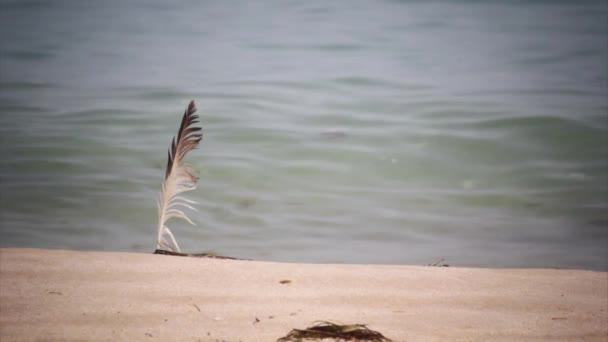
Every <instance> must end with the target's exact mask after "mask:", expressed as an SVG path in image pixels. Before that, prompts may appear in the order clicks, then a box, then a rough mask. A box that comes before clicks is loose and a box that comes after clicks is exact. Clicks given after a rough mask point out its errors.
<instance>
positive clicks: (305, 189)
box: [0, 0, 608, 270]
mask: <svg viewBox="0 0 608 342" xmlns="http://www.w3.org/2000/svg"><path fill="white" fill-rule="evenodd" d="M0 9H1V10H0V42H1V46H0V134H1V135H0V137H1V138H0V139H1V140H0V157H1V162H0V177H1V178H0V225H1V229H0V246H4V247H7V246H16V247H42V248H66V249H78V250H108V251H137V252H152V251H153V250H154V248H155V247H156V241H155V239H156V229H157V212H156V199H157V196H158V193H159V191H160V186H161V182H162V180H163V176H164V168H165V163H166V153H167V152H166V151H167V148H168V146H169V143H170V141H171V138H172V137H173V135H174V134H175V133H176V131H177V128H178V125H179V120H180V119H181V114H182V113H183V110H184V109H185V107H186V106H187V104H188V102H189V101H190V100H191V99H194V100H196V103H197V106H198V108H199V111H198V113H199V115H200V116H201V121H202V126H203V127H204V134H205V138H204V141H203V142H202V144H201V146H200V149H199V150H196V151H194V152H192V153H191V154H190V155H189V156H188V161H189V162H190V163H191V164H192V165H193V166H194V167H195V168H196V169H197V170H199V172H200V176H201V179H200V181H199V186H198V188H197V189H196V190H195V191H192V192H190V193H189V194H188V196H189V198H190V199H192V200H195V201H197V202H198V204H197V205H196V207H197V209H198V211H190V212H189V216H190V217H191V218H192V220H193V221H195V223H196V226H191V225H189V224H188V223H186V222H181V221H170V222H169V223H168V225H169V227H171V228H172V230H173V232H174V234H175V236H176V239H177V240H178V243H179V244H180V246H181V247H182V250H183V251H185V252H203V251H213V252H217V253H220V254H223V255H228V256H233V257H240V258H249V259H256V260H269V261H288V262H314V263H316V262H322V263H378V264H380V263H381V264H420V265H423V264H428V263H432V262H435V261H438V260H440V259H442V258H443V259H445V263H448V264H450V265H453V266H484V267H558V268H586V269H600V270H607V269H608V160H607V158H608V157H607V156H608V112H607V111H608V103H607V101H608V100H607V91H608V86H607V83H608V76H607V75H608V67H607V65H608V62H607V61H608V39H607V37H608V20H607V18H608V10H607V5H606V2H605V1H595V2H593V1H583V2H573V1H302V2H299V1H252V2H250V1H177V2H166V1H95V2H93V1H64V0H61V1H59V0H58V1H26V0H22V1H7V0H4V1H2V3H1V7H0Z"/></svg>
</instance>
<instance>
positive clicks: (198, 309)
mask: <svg viewBox="0 0 608 342" xmlns="http://www.w3.org/2000/svg"><path fill="white" fill-rule="evenodd" d="M607 311H608V273H606V272H592V271H581V270H552V269H474V268H456V267H423V266H381V265H312V264H288V263H272V262H257V261H235V260H217V259H197V258H186V257H175V256H162V255H152V254H135V253H107V252H77V251H60V250H43V249H14V248H5V249H0V340H1V341H15V340H17V341H26V340H44V341H55V340H57V341H59V340H60V341H65V340H87V341H92V340H106V341H109V340H111V341H136V340H138V341H139V340H140V341H230V342H233V341H243V342H245V341H264V342H266V341H276V340H277V339H278V338H279V337H282V336H284V335H286V334H287V333H289V331H290V330H291V329H293V328H305V327H307V326H309V325H310V324H311V323H312V322H314V321H317V320H330V321H336V322H342V323H344V324H355V323H361V324H367V326H368V327H369V328H371V329H374V330H376V331H378V332H380V333H382V334H384V335H385V336H386V337H389V338H391V339H392V340H393V341H525V340H534V341H540V340H546V341H557V340H572V341H575V340H585V341H607V340H608V313H607Z"/></svg>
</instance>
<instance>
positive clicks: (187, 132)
mask: <svg viewBox="0 0 608 342" xmlns="http://www.w3.org/2000/svg"><path fill="white" fill-rule="evenodd" d="M195 112H196V106H195V105H194V101H190V104H189V105H188V108H186V111H185V112H184V116H183V117H182V123H181V125H180V126H179V130H178V131H177V135H176V136H175V137H174V138H173V140H172V141H171V147H170V148H169V152H168V157H167V170H166V171H165V180H164V182H163V183H162V188H161V193H160V197H159V199H158V203H157V204H158V237H157V240H156V249H160V250H165V251H170V252H180V250H179V246H178V245H177V241H175V237H174V236H173V233H172V232H171V229H169V227H167V221H168V220H169V219H171V218H181V219H184V220H186V221H188V222H190V223H191V224H194V222H192V220H190V218H188V216H186V214H185V213H184V212H183V211H182V210H181V209H182V208H187V209H191V210H196V209H194V207H192V206H191V205H190V204H194V203H195V202H194V201H191V200H188V199H186V198H184V197H183V196H180V194H182V193H183V192H186V191H190V190H194V189H196V181H198V175H197V174H196V171H194V169H193V168H192V166H190V165H188V164H186V163H184V162H183V160H184V157H186V154H188V152H190V151H192V150H194V149H196V148H197V147H198V144H199V143H200V141H201V139H202V138H203V134H202V133H201V132H200V131H201V128H200V127H196V126H195V124H197V123H198V122H199V121H198V115H195V114H194V113H195Z"/></svg>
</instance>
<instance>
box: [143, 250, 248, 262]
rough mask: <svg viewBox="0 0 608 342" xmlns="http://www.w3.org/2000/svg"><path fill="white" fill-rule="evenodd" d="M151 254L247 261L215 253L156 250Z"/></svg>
mask: <svg viewBox="0 0 608 342" xmlns="http://www.w3.org/2000/svg"><path fill="white" fill-rule="evenodd" d="M153 254H161V255H173V256H181V257H193V258H211V259H228V260H247V259H239V258H233V257H227V256H223V255H218V254H215V253H178V252H172V251H166V250H164V249H157V250H155V251H154V253H153Z"/></svg>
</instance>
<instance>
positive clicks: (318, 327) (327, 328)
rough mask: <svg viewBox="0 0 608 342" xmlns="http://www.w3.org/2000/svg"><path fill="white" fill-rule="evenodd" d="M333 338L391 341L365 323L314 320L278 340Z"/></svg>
mask: <svg viewBox="0 0 608 342" xmlns="http://www.w3.org/2000/svg"><path fill="white" fill-rule="evenodd" d="M325 338H332V339H334V340H335V341H362V342H363V341H372V342H391V341H392V340H391V339H389V338H387V337H384V335H382V334H381V333H379V332H377V331H374V330H371V329H369V328H368V327H366V326H365V325H363V324H350V325H339V324H335V323H332V322H327V321H317V322H314V323H313V325H312V326H310V327H308V328H306V329H293V330H291V331H290V332H289V334H287V336H284V337H281V338H279V339H278V340H277V342H297V341H304V340H305V339H325Z"/></svg>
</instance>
